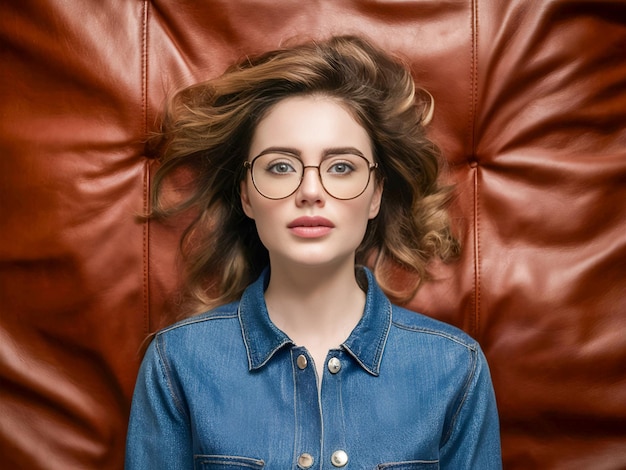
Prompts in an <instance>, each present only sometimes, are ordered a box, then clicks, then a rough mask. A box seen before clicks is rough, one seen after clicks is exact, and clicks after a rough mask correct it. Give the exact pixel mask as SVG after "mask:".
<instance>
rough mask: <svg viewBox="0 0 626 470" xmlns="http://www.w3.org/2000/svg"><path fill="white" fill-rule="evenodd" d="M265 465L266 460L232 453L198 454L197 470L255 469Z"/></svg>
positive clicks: (196, 460) (195, 459) (195, 464)
mask: <svg viewBox="0 0 626 470" xmlns="http://www.w3.org/2000/svg"><path fill="white" fill-rule="evenodd" d="M263 467H265V462H263V461H262V460H258V459H250V458H247V457H235V456H230V455H196V456H194V469H195V470H255V469H260V468H263Z"/></svg>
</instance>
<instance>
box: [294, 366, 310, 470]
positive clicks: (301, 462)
mask: <svg viewBox="0 0 626 470" xmlns="http://www.w3.org/2000/svg"><path fill="white" fill-rule="evenodd" d="M300 357H304V356H300ZM312 466H313V456H312V455H311V454H307V453H306V452H305V453H304V454H300V457H298V467H300V468H311V467H312Z"/></svg>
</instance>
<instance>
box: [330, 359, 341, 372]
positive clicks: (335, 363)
mask: <svg viewBox="0 0 626 470" xmlns="http://www.w3.org/2000/svg"><path fill="white" fill-rule="evenodd" d="M328 370H329V371H330V373H331V374H336V373H337V372H339V371H340V370H341V361H340V360H339V359H337V358H336V357H331V358H330V360H329V361H328Z"/></svg>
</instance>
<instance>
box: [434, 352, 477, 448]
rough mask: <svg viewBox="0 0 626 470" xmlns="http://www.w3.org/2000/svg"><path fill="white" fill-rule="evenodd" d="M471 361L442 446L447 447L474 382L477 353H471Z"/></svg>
mask: <svg viewBox="0 0 626 470" xmlns="http://www.w3.org/2000/svg"><path fill="white" fill-rule="evenodd" d="M470 357H471V360H472V367H471V368H470V371H469V373H468V374H467V379H466V380H465V384H464V385H463V388H464V391H463V396H462V397H461V400H460V402H459V406H458V408H457V410H456V412H455V413H454V416H453V417H452V419H451V421H450V429H449V431H448V432H447V433H446V434H445V435H444V439H443V443H444V444H443V445H444V446H445V445H447V443H448V441H449V440H450V438H451V437H452V434H453V433H454V428H455V426H456V422H457V419H458V417H459V415H460V414H461V411H462V409H463V405H465V402H466V401H467V396H468V394H469V392H470V387H471V384H472V381H473V380H474V375H475V374H476V366H477V365H478V353H477V351H472V354H471V356H470Z"/></svg>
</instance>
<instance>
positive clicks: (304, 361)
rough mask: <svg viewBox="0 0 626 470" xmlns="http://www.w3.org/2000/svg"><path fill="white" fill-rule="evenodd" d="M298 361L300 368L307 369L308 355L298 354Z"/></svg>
mask: <svg viewBox="0 0 626 470" xmlns="http://www.w3.org/2000/svg"><path fill="white" fill-rule="evenodd" d="M296 362H297V364H298V367H299V368H300V369H306V366H307V365H308V364H309V361H308V360H307V358H306V356H305V355H304V354H300V355H299V356H298V359H296Z"/></svg>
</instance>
